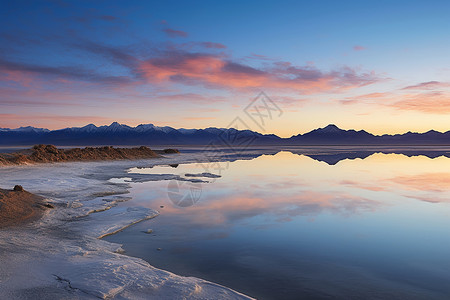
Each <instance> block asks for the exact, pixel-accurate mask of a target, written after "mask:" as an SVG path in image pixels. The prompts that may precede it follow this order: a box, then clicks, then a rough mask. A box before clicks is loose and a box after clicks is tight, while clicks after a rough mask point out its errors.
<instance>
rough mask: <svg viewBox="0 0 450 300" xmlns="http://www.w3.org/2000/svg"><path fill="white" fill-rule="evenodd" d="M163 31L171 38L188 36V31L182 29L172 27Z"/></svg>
mask: <svg viewBox="0 0 450 300" xmlns="http://www.w3.org/2000/svg"><path fill="white" fill-rule="evenodd" d="M163 31H164V32H165V33H166V34H167V36H168V37H170V38H177V37H187V36H188V33H187V32H185V31H181V30H175V29H171V28H164V29H163Z"/></svg>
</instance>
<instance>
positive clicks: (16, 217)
mask: <svg viewBox="0 0 450 300" xmlns="http://www.w3.org/2000/svg"><path fill="white" fill-rule="evenodd" d="M52 207H53V206H52V205H51V204H47V203H45V201H44V198H42V197H40V196H37V195H34V194H31V193H29V192H27V191H25V190H24V189H23V187H22V186H20V185H16V186H15V187H14V189H13V190H3V189H0V228H2V227H6V226H12V225H17V224H20V223H24V222H31V221H33V220H37V219H38V218H39V217H40V216H41V215H42V213H43V212H44V210H45V209H46V208H52Z"/></svg>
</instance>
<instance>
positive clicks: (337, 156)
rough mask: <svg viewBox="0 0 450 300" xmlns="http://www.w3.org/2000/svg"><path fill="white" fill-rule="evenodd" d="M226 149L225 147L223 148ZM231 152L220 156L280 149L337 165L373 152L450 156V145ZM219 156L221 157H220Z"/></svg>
mask: <svg viewBox="0 0 450 300" xmlns="http://www.w3.org/2000/svg"><path fill="white" fill-rule="evenodd" d="M223 150H224V151H226V150H225V149H223ZM228 151H229V153H226V154H224V155H221V156H220V160H222V159H226V160H227V161H235V160H238V159H239V160H241V159H253V158H257V157H259V156H261V155H276V154H277V153H279V152H280V151H288V152H291V153H292V154H297V155H304V156H307V157H310V158H312V159H314V160H317V161H322V162H325V163H327V164H329V165H335V164H337V163H338V162H340V161H342V160H346V159H350V160H353V159H357V158H360V159H365V158H367V157H369V156H371V155H373V154H376V153H382V154H399V155H405V156H408V157H413V156H425V157H428V158H437V157H441V156H443V157H448V158H450V147H441V148H440V149H436V147H433V148H426V147H422V148H411V147H409V148H367V149H361V148H351V147H347V148H325V147H322V148H314V147H305V148H297V147H295V148H287V149H286V148H283V149H273V148H272V149H270V148H268V149H252V150H228ZM218 158H219V157H218Z"/></svg>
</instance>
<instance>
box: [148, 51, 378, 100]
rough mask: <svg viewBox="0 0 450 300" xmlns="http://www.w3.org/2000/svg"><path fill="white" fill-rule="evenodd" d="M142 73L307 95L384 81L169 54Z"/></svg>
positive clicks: (345, 71)
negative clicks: (297, 91)
mask: <svg viewBox="0 0 450 300" xmlns="http://www.w3.org/2000/svg"><path fill="white" fill-rule="evenodd" d="M140 72H141V74H142V76H144V77H145V78H146V79H147V80H148V81H149V82H153V83H155V82H160V83H161V82H176V83H184V84H188V85H195V84H199V85H204V86H210V87H215V88H237V89H243V88H269V89H272V88H274V89H289V90H299V91H302V92H303V93H318V92H329V91H334V92H337V91H340V90H345V89H349V88H355V87H361V86H365V85H369V84H372V83H375V82H377V81H378V80H380V79H379V78H378V76H377V75H376V74H375V73H374V72H365V73H361V72H358V71H357V70H355V69H352V68H350V67H342V68H340V69H337V70H332V71H328V72H324V71H321V70H319V69H317V68H315V67H314V66H303V67H302V66H295V65H293V64H291V63H289V62H274V63H270V64H266V65H265V66H264V67H261V68H257V67H253V66H250V65H246V64H242V63H237V62H235V61H233V60H232V59H231V58H230V57H227V56H224V55H215V54H209V53H189V52H183V51H172V52H166V53H164V54H163V55H162V56H159V57H155V58H151V59H148V60H146V61H143V62H142V63H141V65H140Z"/></svg>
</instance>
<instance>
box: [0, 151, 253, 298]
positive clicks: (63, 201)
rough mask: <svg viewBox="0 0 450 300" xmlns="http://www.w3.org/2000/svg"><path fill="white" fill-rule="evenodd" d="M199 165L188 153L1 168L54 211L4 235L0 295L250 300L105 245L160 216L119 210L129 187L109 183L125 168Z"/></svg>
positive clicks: (10, 179) (7, 180)
mask: <svg viewBox="0 0 450 300" xmlns="http://www.w3.org/2000/svg"><path fill="white" fill-rule="evenodd" d="M194 160H195V155H194V157H193V156H192V155H190V154H189V155H186V154H185V155H181V156H177V157H163V156H161V157H159V158H158V159H156V160H153V159H145V160H136V161H127V160H120V161H109V162H107V161H104V162H94V163H88V162H69V163H67V164H39V165H37V164H36V165H33V166H22V167H20V168H14V166H13V167H12V168H3V169H1V168H0V171H1V172H2V174H1V175H3V176H2V178H3V180H2V185H4V186H5V185H6V186H7V185H11V184H12V183H13V182H20V183H21V184H23V185H24V186H26V187H27V188H28V189H29V190H31V191H34V192H36V193H39V194H41V195H44V196H45V197H49V198H51V199H52V203H55V205H56V206H57V208H56V209H54V210H50V211H48V213H46V214H44V216H43V217H42V218H41V219H40V220H38V221H37V222H35V223H33V224H32V226H25V227H18V226H17V227H14V226H12V227H9V228H2V229H1V230H0V250H1V251H0V253H2V254H1V256H0V260H1V261H2V262H4V268H2V269H0V278H4V279H5V280H3V282H2V281H0V289H3V291H4V293H5V295H8V296H9V298H10V299H16V298H24V297H25V298H26V296H27V295H29V294H28V293H29V291H33V297H41V298H47V299H58V298H64V297H67V296H68V295H71V296H73V297H74V298H77V297H78V298H79V299H92V298H102V299H105V298H108V299H110V298H111V299H115V298H116V297H118V298H121V299H122V298H124V299H136V298H142V297H143V296H144V295H145V298H150V299H153V298H155V299H157V298H164V299H166V298H167V299H175V298H177V297H178V298H179V297H184V298H191V299H252V298H251V297H249V296H246V295H244V294H242V293H239V292H237V291H235V290H232V289H230V288H228V287H225V286H222V285H220V284H217V283H213V282H209V281H206V280H203V279H199V278H195V277H184V276H179V275H176V274H174V273H171V272H168V271H165V270H162V269H158V268H155V267H153V266H151V265H150V264H149V263H147V262H146V261H145V260H143V259H141V258H136V257H133V256H128V255H126V254H123V249H121V245H120V244H116V243H111V242H108V241H105V240H104V239H101V237H103V236H105V235H109V234H111V233H115V232H117V231H121V230H123V229H124V228H126V227H128V226H130V225H133V224H134V223H137V222H141V221H144V220H147V219H151V218H153V217H155V216H157V215H158V211H156V210H153V209H149V208H144V207H137V208H129V207H121V206H117V204H118V203H120V202H126V201H127V200H129V198H128V197H126V196H124V194H125V193H126V192H127V191H128V189H129V186H127V185H126V184H114V183H110V182H109V179H110V178H114V177H118V178H120V177H124V176H128V175H129V173H128V172H127V170H128V169H129V168H130V167H134V166H136V165H147V164H151V165H158V164H167V163H175V162H177V163H186V162H192V161H194ZM85 174H89V176H85ZM5 175H6V176H5ZM132 177H134V176H133V175H132ZM145 177H148V179H147V178H145V179H144V178H143V176H136V178H135V179H136V180H137V181H138V180H155V178H153V177H152V175H146V176H145ZM37 178H39V180H36V179H37ZM157 179H158V180H160V178H157ZM168 179H171V178H169V177H168V178H165V179H162V180H168ZM11 283H14V284H11ZM68 293H70V294H68Z"/></svg>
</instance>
